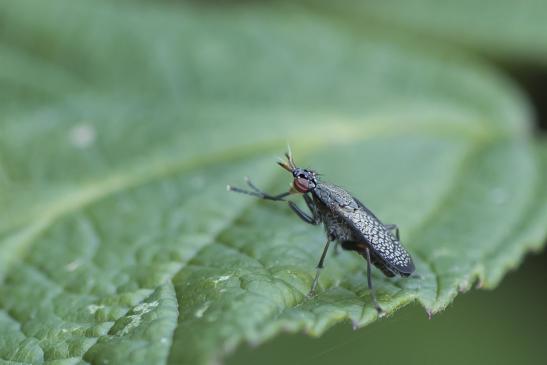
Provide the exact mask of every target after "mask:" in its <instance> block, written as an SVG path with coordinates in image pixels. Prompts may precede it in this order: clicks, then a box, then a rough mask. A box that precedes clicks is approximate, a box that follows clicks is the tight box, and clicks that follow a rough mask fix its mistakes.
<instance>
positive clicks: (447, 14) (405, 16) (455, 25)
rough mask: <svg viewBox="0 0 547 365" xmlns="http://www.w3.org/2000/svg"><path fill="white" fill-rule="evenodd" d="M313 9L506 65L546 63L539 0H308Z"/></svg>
mask: <svg viewBox="0 0 547 365" xmlns="http://www.w3.org/2000/svg"><path fill="white" fill-rule="evenodd" d="M309 3H310V6H311V7H312V8H314V9H321V11H322V12H324V13H325V14H328V15H329V17H330V16H332V15H333V14H336V16H341V18H342V19H343V20H344V21H345V22H346V23H347V20H348V19H351V20H353V22H354V24H356V25H357V26H358V27H360V28H366V29H368V30H369V31H370V30H371V28H380V29H381V31H384V32H385V30H386V29H389V30H390V31H393V32H399V33H401V32H402V33H405V36H409V35H413V36H415V37H419V38H420V39H421V40H422V41H423V40H425V39H430V40H432V39H434V40H437V41H439V42H440V43H443V44H446V43H451V44H453V45H458V46H463V47H467V48H470V49H473V50H474V51H477V52H479V53H484V54H487V55H489V56H493V57H496V58H501V59H502V60H504V61H509V62H511V63H521V64H522V63H526V64H536V65H543V66H544V65H546V64H547V42H545V39H546V38H547V27H546V26H545V19H546V18H547V3H546V2H545V1H541V0H539V1H538V0H523V1H511V0H501V1H500V0H486V1H481V2H480V3H477V2H476V1H472V0H457V1H456V0H442V1H439V0H388V1H384V0H369V1H358V0H345V1H320V2H319V5H318V2H317V1H313V2H312V1H310V2H309Z"/></svg>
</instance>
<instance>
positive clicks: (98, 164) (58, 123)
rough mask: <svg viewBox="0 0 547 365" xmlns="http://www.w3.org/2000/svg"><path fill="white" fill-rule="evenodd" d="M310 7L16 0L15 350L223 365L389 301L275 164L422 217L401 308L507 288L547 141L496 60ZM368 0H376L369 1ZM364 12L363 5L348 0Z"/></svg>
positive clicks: (10, 158)
mask: <svg viewBox="0 0 547 365" xmlns="http://www.w3.org/2000/svg"><path fill="white" fill-rule="evenodd" d="M321 9H324V8H323V7H321V6H317V7H315V6H314V5H309V6H308V5H307V4H304V3H303V4H301V5H295V4H289V3H275V4H270V3H268V4H261V3H253V2H243V3H232V2H230V3H227V4H223V3H209V2H207V3H205V4H201V3H198V2H194V3H182V2H181V3H178V2H138V1H135V2H130V1H117V2H108V1H82V2H72V1H62V0H54V1H49V2H47V3H45V2H41V1H4V2H2V3H0V24H2V26H1V28H0V55H1V57H0V101H1V103H2V110H1V112H0V207H1V210H0V280H1V284H0V363H6V364H9V363H13V362H18V363H43V362H50V363H62V364H80V363H92V364H106V363H109V364H126V363H131V364H156V363H172V364H178V363H180V364H207V363H212V362H214V361H216V360H218V359H219V358H221V357H222V356H223V355H224V354H225V353H226V352H229V351H231V350H233V349H234V348H235V347H236V346H237V345H238V344H240V343H241V342H242V341H247V342H250V343H253V344H257V343H261V342H263V341H265V340H266V339H269V338H272V337H273V336H275V335H276V334H278V333H279V332H280V331H291V332H296V331H304V332H306V333H309V334H313V335H320V334H322V333H323V332H324V331H325V330H326V329H327V328H329V327H331V326H332V325H334V324H335V323H338V322H340V321H343V320H350V321H351V322H352V323H353V325H354V326H355V327H360V326H364V325H366V324H368V323H370V322H372V321H374V320H375V319H376V313H375V311H374V309H373V308H372V307H371V306H370V297H369V293H368V290H367V289H366V282H365V280H364V276H363V274H362V273H363V270H364V262H363V260H362V259H360V258H359V257H356V256H355V255H352V254H349V253H343V254H342V255H340V256H338V257H329V258H328V262H327V269H326V271H325V273H324V274H323V275H322V280H321V283H320V286H321V290H320V293H319V295H318V296H317V297H316V298H314V299H311V300H309V299H307V298H306V297H305V293H306V292H307V290H308V288H309V285H310V283H311V279H312V276H313V274H314V270H313V268H314V265H315V263H316V261H317V258H318V255H319V254H320V250H321V244H322V234H323V233H322V231H321V230H320V229H313V228H311V227H306V226H305V225H303V224H302V223H301V222H299V221H298V220H297V219H296V218H295V217H294V216H292V215H291V214H290V212H289V211H288V209H287V207H285V206H283V205H281V206H280V205H275V204H263V203H259V202H257V201H256V200H254V199H252V198H248V197H242V196H236V195H234V194H228V193H227V192H226V191H225V185H226V184H227V183H237V182H238V181H241V179H242V177H243V176H245V175H252V176H253V178H254V180H255V181H256V182H257V183H258V184H259V185H260V186H263V187H264V188H265V189H267V190H272V191H281V190H282V189H284V188H285V187H286V184H287V182H288V181H289V177H288V176H286V174H284V173H283V172H282V171H281V170H280V169H279V168H278V167H276V165H275V163H274V161H275V156H276V155H279V154H281V153H282V152H283V149H284V146H285V144H286V141H289V142H290V143H291V144H292V146H293V148H294V152H295V156H296V159H297V162H299V163H301V164H302V165H305V166H311V167H314V168H316V169H317V170H319V171H320V172H322V173H323V174H324V175H325V179H326V180H329V181H332V182H334V183H337V184H340V185H342V186H345V187H347V188H348V189H349V190H350V191H352V192H353V193H354V194H355V195H356V196H357V197H359V198H362V200H363V201H364V202H365V203H366V204H367V205H368V206H369V207H370V208H372V209H373V210H374V211H375V212H377V213H378V215H379V216H380V217H381V218H382V219H383V220H384V221H386V222H396V223H397V224H399V226H400V227H401V231H402V238H403V241H404V242H405V245H406V246H407V247H408V248H409V249H410V251H411V252H412V254H413V256H414V257H415V261H416V264H417V271H418V273H419V275H420V277H419V278H410V279H386V278H383V277H382V276H381V274H380V273H378V272H375V282H376V283H377V286H378V296H379V300H380V303H381V305H382V306H383V307H384V308H385V309H387V310H388V311H389V312H393V311H395V310H396V309H397V308H399V307H401V306H403V305H406V304H408V303H411V302H413V301H416V300H417V301H418V302H419V303H420V304H421V305H422V306H423V307H425V309H426V310H427V311H428V312H429V313H436V312H438V311H440V310H442V309H443V308H445V307H446V306H447V305H448V304H449V303H450V302H451V301H452V300H453V298H454V297H455V296H456V294H457V293H458V291H466V290H468V289H469V288H470V286H471V285H472V284H473V283H474V282H476V281H477V280H478V281H479V283H480V285H482V286H485V287H493V286H495V285H497V284H498V283H499V281H500V280H501V278H502V277H503V275H504V274H505V273H506V271H507V270H508V269H509V268H512V267H515V266H516V265H517V264H518V263H519V262H520V261H521V259H522V257H523V255H524V253H525V252H526V251H528V250H531V249H536V250H538V249H540V247H541V245H542V243H543V240H544V238H545V235H546V229H547V228H546V222H547V206H546V204H545V203H546V201H547V197H546V194H547V189H546V188H545V186H546V181H547V176H544V175H545V170H546V169H545V166H546V165H547V161H546V157H545V154H542V153H540V151H543V150H544V148H545V143H543V142H540V141H539V138H537V136H534V132H533V127H532V126H533V116H532V113H531V111H530V105H529V103H528V101H527V99H526V98H525V97H524V96H523V94H522V93H521V91H520V90H519V88H518V87H517V86H516V85H515V84H513V83H512V82H511V81H510V80H509V79H508V78H507V77H506V76H505V75H504V74H503V73H501V72H500V71H498V70H496V69H494V68H493V67H492V66H490V65H488V64H486V63H484V62H482V61H480V60H477V59H475V58H474V57H472V56H469V55H468V54H466V53H464V52H463V51H461V50H459V49H457V47H451V46H448V45H446V44H444V45H442V46H439V45H437V44H436V43H435V42H434V41H429V40H420V39H419V38H417V37H416V38H415V37H408V36H406V35H405V36H403V35H402V34H401V33H399V31H398V30H397V29H396V27H393V26H391V25H390V24H388V25H382V24H380V25H374V26H373V27H372V26H371V27H370V28H366V29H361V28H359V27H354V26H352V23H351V21H348V22H340V21H339V20H340V16H339V15H336V16H334V15H333V16H331V15H330V14H331V12H330V11H328V12H325V11H323V10H321ZM356 9H358V10H356V11H365V10H361V8H360V7H359V8H356ZM348 17H349V16H348Z"/></svg>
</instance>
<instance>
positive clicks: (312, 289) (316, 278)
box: [308, 239, 331, 297]
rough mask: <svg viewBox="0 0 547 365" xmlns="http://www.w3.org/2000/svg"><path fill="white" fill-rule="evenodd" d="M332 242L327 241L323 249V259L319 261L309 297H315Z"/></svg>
mask: <svg viewBox="0 0 547 365" xmlns="http://www.w3.org/2000/svg"><path fill="white" fill-rule="evenodd" d="M330 242H331V241H330V240H329V239H327V243H325V248H324V249H323V253H322V254H321V258H320V259H319V263H318V264H317V267H316V271H315V278H314V279H313V283H312V284H311V289H310V292H309V293H308V296H309V297H313V296H314V295H315V289H316V288H317V283H318V282H319V275H320V274H321V270H322V269H323V263H324V261H325V256H326V255H327V251H328V250H329V245H330Z"/></svg>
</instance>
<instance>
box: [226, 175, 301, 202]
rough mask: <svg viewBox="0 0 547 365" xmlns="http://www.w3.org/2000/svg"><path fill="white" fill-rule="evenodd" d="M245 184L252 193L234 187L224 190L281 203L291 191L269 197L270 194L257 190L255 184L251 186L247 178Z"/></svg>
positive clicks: (227, 187) (229, 186)
mask: <svg viewBox="0 0 547 365" xmlns="http://www.w3.org/2000/svg"><path fill="white" fill-rule="evenodd" d="M245 182H246V183H247V185H249V187H250V188H251V189H252V191H251V190H245V189H240V188H236V187H234V186H231V185H228V186H226V189H227V190H228V191H235V192H236V193H241V194H247V195H252V196H256V197H258V198H261V199H265V200H274V201H283V200H285V199H284V198H285V197H286V196H288V195H291V194H292V192H291V191H287V192H285V193H281V194H277V195H271V194H268V193H265V192H263V191H262V190H260V189H259V188H257V187H256V186H255V184H253V183H252V182H251V180H250V179H249V178H248V177H245Z"/></svg>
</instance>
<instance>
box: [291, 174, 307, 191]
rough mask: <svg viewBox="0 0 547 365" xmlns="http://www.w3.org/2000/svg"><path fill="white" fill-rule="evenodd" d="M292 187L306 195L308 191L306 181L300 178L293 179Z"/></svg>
mask: <svg viewBox="0 0 547 365" xmlns="http://www.w3.org/2000/svg"><path fill="white" fill-rule="evenodd" d="M293 186H294V188H295V189H296V190H297V191H298V192H300V193H307V192H308V190H309V189H310V184H309V182H308V180H306V179H303V178H301V177H297V178H296V179H294V181H293Z"/></svg>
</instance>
